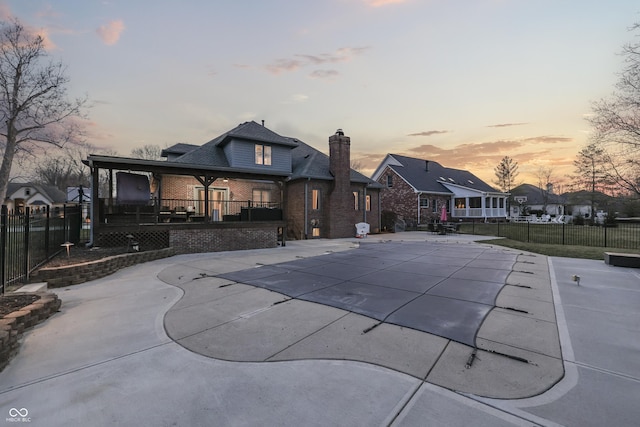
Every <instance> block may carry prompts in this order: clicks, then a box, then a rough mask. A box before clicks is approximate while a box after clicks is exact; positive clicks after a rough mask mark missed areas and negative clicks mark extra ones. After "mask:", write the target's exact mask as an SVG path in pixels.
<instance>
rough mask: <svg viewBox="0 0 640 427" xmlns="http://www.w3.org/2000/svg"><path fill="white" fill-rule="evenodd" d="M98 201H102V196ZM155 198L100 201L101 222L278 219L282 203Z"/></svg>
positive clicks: (150, 222) (279, 218)
mask: <svg viewBox="0 0 640 427" xmlns="http://www.w3.org/2000/svg"><path fill="white" fill-rule="evenodd" d="M101 202H103V201H102V200H101ZM205 203H206V202H205V201H204V200H199V199H155V200H150V201H149V203H147V204H145V205H122V204H121V205H114V206H106V203H104V202H103V203H101V215H100V218H102V222H103V223H107V224H113V223H116V224H136V223H137V224H159V223H175V222H218V221H281V220H282V219H283V215H282V204H281V203H277V202H254V201H252V200H243V201H238V200H209V201H208V204H209V206H208V209H205Z"/></svg>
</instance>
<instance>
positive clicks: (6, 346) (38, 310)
mask: <svg viewBox="0 0 640 427" xmlns="http://www.w3.org/2000/svg"><path fill="white" fill-rule="evenodd" d="M14 295H20V294H19V293H17V294H14ZM30 295H37V296H39V297H40V298H39V299H38V300H37V301H34V302H33V303H31V304H29V305H28V306H26V307H23V308H22V309H20V310H18V311H14V312H12V313H9V314H7V315H5V316H3V317H0V371H2V370H3V369H4V368H5V366H7V365H8V364H9V361H10V360H11V358H12V357H13V356H15V355H16V353H17V352H18V348H19V347H20V344H19V340H20V337H21V336H22V333H23V332H24V331H25V330H26V329H29V328H32V327H34V326H36V325H37V324H38V323H40V322H42V321H44V320H46V319H48V318H49V317H50V316H51V315H53V314H54V313H56V312H57V311H58V310H59V309H60V305H61V302H60V300H59V299H58V296H57V295H56V294H52V293H48V292H37V293H35V294H30Z"/></svg>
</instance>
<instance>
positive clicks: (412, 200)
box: [378, 167, 450, 226]
mask: <svg viewBox="0 0 640 427" xmlns="http://www.w3.org/2000/svg"><path fill="white" fill-rule="evenodd" d="M387 175H391V176H392V181H393V186H392V187H391V188H388V187H387V186H386V185H387ZM378 182H379V183H380V184H382V185H384V186H385V188H383V189H382V190H381V191H380V202H381V205H382V210H383V211H391V212H394V213H396V214H397V215H398V217H399V218H400V219H403V220H404V221H406V223H407V225H409V226H413V225H415V224H418V223H420V224H428V223H430V222H433V221H437V220H439V219H440V208H441V206H442V205H446V206H448V203H449V200H450V198H449V197H446V196H442V195H437V194H429V195H427V198H428V199H429V206H428V207H427V208H421V209H420V220H419V221H418V194H417V193H416V192H415V191H414V189H413V187H411V186H410V185H409V184H407V182H406V181H405V180H403V179H402V178H401V177H400V176H399V175H398V174H397V173H395V172H394V171H393V170H392V169H391V168H388V167H387V168H386V169H385V170H384V172H383V173H382V174H381V175H380V177H379V178H378ZM434 201H435V203H436V212H433V203H434Z"/></svg>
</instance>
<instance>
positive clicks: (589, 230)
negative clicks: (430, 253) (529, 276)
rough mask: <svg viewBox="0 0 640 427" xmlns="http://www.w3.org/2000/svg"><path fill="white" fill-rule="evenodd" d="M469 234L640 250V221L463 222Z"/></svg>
mask: <svg viewBox="0 0 640 427" xmlns="http://www.w3.org/2000/svg"><path fill="white" fill-rule="evenodd" d="M459 231H460V232H461V233H465V234H478V235H484V236H496V237H505V238H507V239H512V240H514V241H518V242H526V243H528V244H541V245H551V246H556V245H558V246H561V247H565V248H566V247H569V246H581V247H589V246H593V247H596V248H598V250H599V251H600V252H602V251H603V250H604V248H607V249H608V248H627V249H631V250H634V251H638V250H640V224H619V225H618V226H617V227H594V226H583V225H569V224H536V223H493V224H491V223H481V222H478V223H462V224H460V228H459Z"/></svg>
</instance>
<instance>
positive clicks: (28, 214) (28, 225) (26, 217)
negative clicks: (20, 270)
mask: <svg viewBox="0 0 640 427" xmlns="http://www.w3.org/2000/svg"><path fill="white" fill-rule="evenodd" d="M30 229H31V208H30V207H29V206H26V207H25V208H24V265H23V267H24V280H25V283H27V282H28V281H29V240H30V239H29V231H30Z"/></svg>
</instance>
